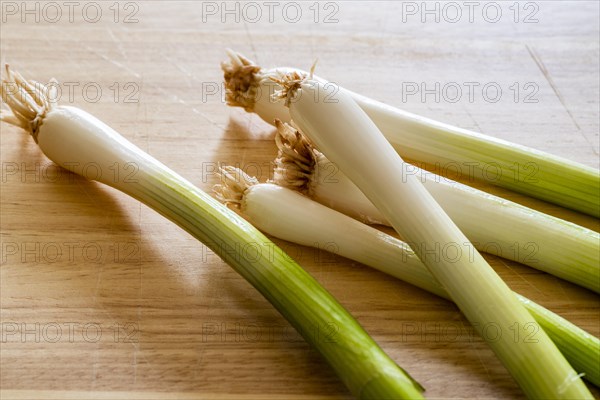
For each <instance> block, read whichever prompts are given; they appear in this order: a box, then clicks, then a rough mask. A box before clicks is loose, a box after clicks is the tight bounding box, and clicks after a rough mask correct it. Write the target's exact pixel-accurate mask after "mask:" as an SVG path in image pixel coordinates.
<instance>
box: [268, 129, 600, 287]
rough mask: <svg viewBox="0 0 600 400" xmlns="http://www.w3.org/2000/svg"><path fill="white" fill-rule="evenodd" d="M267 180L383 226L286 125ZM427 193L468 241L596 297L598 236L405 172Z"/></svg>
mask: <svg viewBox="0 0 600 400" xmlns="http://www.w3.org/2000/svg"><path fill="white" fill-rule="evenodd" d="M275 126H276V127H277V134H276V136H275V142H276V143H277V147H278V150H279V151H278V156H277V158H276V160H275V170H274V174H273V182H274V183H276V184H278V185H281V186H285V187H288V188H292V189H295V190H299V191H301V192H302V193H303V194H305V195H307V196H309V197H310V198H312V199H314V200H316V201H318V202H319V203H322V204H324V205H326V206H327V207H330V208H333V209H335V210H337V211H340V212H342V213H344V214H346V215H349V216H351V217H353V218H356V219H359V220H361V221H363V222H366V223H377V224H384V225H388V226H389V225H390V224H389V222H388V221H387V220H386V218H385V217H384V216H383V215H381V213H380V212H379V210H377V208H375V206H374V205H373V204H372V203H371V202H370V201H369V200H368V199H367V197H366V196H365V195H364V194H363V193H362V192H361V191H360V190H359V189H358V188H357V187H356V185H354V184H353V183H352V181H351V180H350V179H348V177H347V176H345V175H344V173H343V172H342V171H338V170H337V168H336V166H335V165H334V164H333V163H331V162H330V161H329V160H328V159H327V157H325V156H324V155H323V154H322V153H321V152H320V151H318V150H316V149H315V148H314V147H313V146H312V145H311V144H310V143H309V141H308V140H307V139H306V138H305V137H304V136H303V135H302V134H301V133H300V132H299V131H298V130H297V129H296V128H294V127H292V126H291V125H289V124H287V123H284V122H281V121H279V120H276V121H275ZM408 172H409V173H411V174H412V175H415V176H417V177H419V180H420V182H421V183H422V184H423V186H425V188H426V189H427V191H428V192H429V193H430V194H431V195H432V196H433V197H434V199H435V200H436V201H437V202H438V203H439V204H440V206H442V208H443V209H444V211H446V212H447V213H448V215H449V216H450V217H451V218H452V220H453V221H454V222H455V223H456V224H457V225H458V227H459V228H460V229H461V230H462V231H463V232H464V233H465V235H466V236H467V237H468V238H469V240H470V241H471V243H473V245H474V246H475V247H476V248H477V249H478V250H479V251H483V252H488V253H493V254H495V255H498V256H500V257H503V258H506V259H509V260H513V261H517V262H520V263H522V264H525V265H528V266H530V267H533V268H536V269H539V270H541V271H544V272H547V273H550V274H552V275H555V276H557V277H560V278H562V279H565V280H567V281H570V282H573V283H575V284H578V285H580V286H583V287H586V288H588V289H590V290H593V291H595V292H596V293H600V235H599V234H598V233H597V232H594V231H592V230H590V229H587V228H584V227H581V226H579V225H576V224H573V223H571V222H568V221H564V220H561V219H559V218H555V217H552V216H550V215H547V214H544V213H541V212H539V211H536V210H533V209H531V208H528V207H524V206H521V205H519V204H516V203H514V202H511V201H508V200H505V199H503V198H500V197H497V196H494V195H491V194H488V193H485V192H482V191H481V190H477V189H475V188H472V187H470V186H467V185H463V184H461V183H458V182H454V181H451V180H449V179H446V178H443V177H441V176H438V175H435V174H433V173H430V172H427V171H424V170H421V169H419V168H417V167H413V168H412V169H411V171H408Z"/></svg>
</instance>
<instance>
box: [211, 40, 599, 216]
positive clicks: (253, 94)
mask: <svg viewBox="0 0 600 400" xmlns="http://www.w3.org/2000/svg"><path fill="white" fill-rule="evenodd" d="M229 56H230V60H229V61H228V62H224V63H222V65H221V66H222V69H223V71H224V76H225V88H226V100H227V103H228V104H229V105H231V106H238V107H243V108H244V109H245V110H246V111H248V112H254V113H256V114H258V115H259V116H260V117H261V118H262V119H264V120H265V121H266V122H268V123H270V124H272V123H273V121H274V120H275V118H278V119H280V120H282V121H285V122H289V121H290V115H289V113H288V111H287V110H286V109H285V107H283V104H281V103H280V102H274V101H273V100H272V99H271V96H270V95H271V94H272V93H274V92H275V91H277V90H280V89H281V88H280V87H279V85H277V83H274V82H273V81H271V78H272V77H274V76H277V74H279V73H289V72H291V71H297V72H298V73H300V74H302V73H303V72H302V71H300V70H295V69H292V68H275V69H271V70H263V69H261V68H260V67H259V66H257V65H256V64H254V63H253V62H252V61H250V60H248V59H247V58H245V57H243V56H241V55H240V54H238V53H235V52H233V51H229ZM315 79H316V80H319V81H322V80H321V79H319V78H316V77H315ZM322 82H323V81H322ZM329 85H330V86H329V87H326V88H325V89H326V90H327V93H329V94H333V93H334V92H336V91H337V90H338V89H339V91H341V92H344V93H346V94H348V95H350V96H351V97H352V98H353V99H354V101H356V102H357V104H358V105H359V106H360V107H361V109H362V110H363V111H365V112H366V113H367V115H368V116H369V117H370V118H371V119H372V120H373V122H375V124H376V125H377V127H378V128H379V129H380V130H381V132H382V133H383V134H384V135H385V137H386V138H387V139H388V141H389V142H390V143H391V144H392V145H393V146H394V148H395V149H396V150H397V151H398V153H399V154H400V155H402V156H403V157H406V158H408V159H412V160H417V161H422V162H426V163H429V164H430V165H459V166H461V169H463V170H468V171H469V175H470V176H469V178H477V179H483V180H487V181H489V182H490V183H492V184H494V185H498V186H502V187H505V188H508V189H511V190H514V191H517V192H520V193H523V194H526V195H529V196H532V197H536V198H539V199H542V200H545V201H548V202H551V203H555V204H558V205H561V206H563V207H566V208H570V209H573V210H577V211H580V212H584V213H587V214H589V215H592V216H595V217H600V196H599V195H598V193H600V172H599V171H598V170H596V169H594V168H591V167H588V166H585V165H582V164H580V163H577V162H574V161H571V160H567V159H565V158H561V157H557V156H554V155H551V154H548V153H545V152H542V151H539V150H535V149H532V148H528V147H525V146H521V145H518V144H515V143H510V142H508V141H505V140H501V139H498V138H494V137H491V136H487V135H484V134H480V133H476V132H471V131H468V130H465V129H461V128H456V127H453V126H451V125H447V124H444V123H440V122H437V121H434V120H431V119H428V118H425V117H421V116H418V115H415V114H411V113H409V112H406V111H403V110H400V109H397V108H394V107H391V106H389V105H386V104H383V103H380V102H377V101H375V100H372V99H369V98H367V97H365V96H362V95H359V94H357V93H354V92H351V91H349V90H346V89H344V88H339V87H338V86H337V85H334V84H331V83H330V84H329ZM488 169H493V170H494V171H496V170H497V171H498V172H497V173H496V174H489V173H488V172H486V171H487V170H488ZM492 175H493V176H492Z"/></svg>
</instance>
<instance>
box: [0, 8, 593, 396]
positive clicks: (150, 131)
mask: <svg viewBox="0 0 600 400" xmlns="http://www.w3.org/2000/svg"><path fill="white" fill-rule="evenodd" d="M489 3H490V2H485V1H482V2H479V3H477V4H476V5H475V6H473V7H474V8H472V9H470V8H469V7H471V6H467V5H465V3H464V2H455V3H453V4H454V5H452V4H451V5H448V4H447V3H437V2H429V3H427V5H426V7H427V9H428V10H434V13H435V12H436V11H435V10H436V7H438V8H437V10H439V14H438V15H435V14H427V13H425V10H424V9H423V5H422V4H421V2H396V3H373V2H368V3H367V2H364V3H360V2H329V3H316V4H315V3H312V2H310V3H286V2H281V3H278V4H279V5H274V6H269V5H267V4H266V3H263V2H258V3H251V4H250V5H247V4H248V3H233V2H231V3H227V5H226V6H223V5H222V4H221V2H204V3H201V2H191V1H189V2H166V1H152V2H138V1H134V2H120V3H114V2H112V1H111V2H99V1H98V2H80V3H76V4H75V5H70V6H69V5H66V3H62V2H58V3H54V5H52V4H50V5H49V3H38V2H30V3H27V5H26V7H28V8H27V9H28V10H33V11H32V12H29V13H27V12H25V10H24V9H23V6H22V5H21V2H9V1H3V2H2V3H1V6H2V25H1V28H0V50H1V53H0V54H1V55H0V58H1V61H2V63H3V64H4V63H5V62H8V63H10V64H11V65H12V66H13V67H14V68H15V69H18V70H20V71H21V72H22V73H24V74H26V75H27V76H29V77H32V78H35V79H36V80H39V81H44V82H45V81H47V80H48V79H50V78H51V77H56V78H57V79H58V80H59V81H60V82H62V84H61V88H62V97H61V101H62V103H63V104H73V105H76V106H79V107H82V108H84V109H85V110H87V111H89V112H91V113H93V114H94V115H96V116H98V117H99V118H100V119H102V120H104V121H105V122H107V123H108V124H109V125H111V126H113V127H114V128H116V129H117V130H118V131H120V132H122V133H123V134H124V135H125V136H126V137H127V138H129V139H130V140H131V141H133V142H134V143H136V144H137V145H138V146H140V147H141V148H143V149H144V150H146V151H148V152H149V153H150V154H152V155H153V156H155V157H157V158H158V159H160V160H161V161H163V162H164V163H165V164H167V165H169V166H170V167H172V168H173V169H174V170H176V171H178V172H179V173H181V174H182V175H183V176H184V177H186V178H188V179H189V180H191V181H192V182H194V183H195V184H197V185H198V186H199V187H201V188H203V189H205V190H210V188H211V186H212V185H213V184H214V183H216V176H215V174H214V168H215V166H216V164H217V163H219V162H223V163H228V164H235V163H237V164H239V165H240V166H241V167H243V168H244V169H246V170H247V171H248V172H250V173H253V174H255V175H259V176H260V178H261V179H266V178H268V177H269V175H270V172H271V171H270V164H269V163H270V161H271V160H272V159H273V157H274V155H275V146H274V143H273V128H272V127H270V126H269V125H267V124H265V123H263V122H262V121H260V120H259V119H258V118H256V117H255V116H251V115H248V114H246V113H244V112H243V111H242V110H240V109H231V108H228V107H226V106H225V105H224V104H223V102H222V88H221V71H220V69H219V62H220V61H221V60H223V59H224V58H225V53H224V49H225V48H227V47H230V48H234V49H236V50H238V51H241V52H244V53H246V54H247V55H248V56H249V57H251V58H253V59H254V60H256V61H258V62H260V63H262V64H263V65H265V66H276V65H296V66H299V67H303V68H307V67H309V66H310V65H311V64H312V62H313V61H314V60H315V59H316V58H319V64H318V73H319V74H320V75H322V76H325V77H328V78H330V79H332V80H335V81H336V82H339V83H340V84H342V85H344V86H347V87H348V88H350V89H353V90H356V91H359V92H362V93H364V94H367V95H370V96H372V97H374V98H377V99H380V100H382V101H385V102H388V103H390V104H394V105H397V106H400V107H404V108H406V109H408V110H410V111H413V112H416V113H420V114H423V115H426V116H429V117H433V118H435V119H438V120H442V121H445V122H449V123H452V124H455V125H458V126H461V127H464V128H468V129H472V130H475V131H482V132H485V133H487V134H489V135H493V136H497V137H501V138H504V139H508V140H511V141H514V142H518V143H522V144H525V145H529V146H532V147H536V148H539V149H541V150H545V151H549V152H551V153H554V154H558V155H561V156H564V157H567V158H570V159H576V160H578V161H580V162H582V163H585V164H588V165H591V166H594V167H598V147H599V146H598V140H599V139H598V131H599V126H598V119H599V111H598V105H599V99H598V94H599V81H598V79H599V78H598V77H599V65H598V63H599V61H598V60H599V39H598V3H597V2H587V1H577V2H571V3H565V2H541V1H534V2H528V3H526V2H522V3H517V4H516V6H515V5H514V4H513V2H497V3H493V4H491V5H490V4H489ZM36 7H37V8H36ZM69 7H72V8H71V9H69ZM223 7H227V10H233V13H227V12H226V10H225V9H224V8H223ZM236 7H237V9H236ZM269 7H273V8H272V9H271V10H272V15H269ZM498 7H500V9H501V11H502V15H501V17H500V18H499V21H498V22H495V23H494V22H492V21H494V20H495V19H497V17H496V15H497V14H495V12H497V8H498ZM511 7H512V8H511ZM98 9H100V10H101V15H100V14H98ZM236 10H237V11H236ZM298 10H300V14H298ZM317 10H318V13H316V11H317ZM470 10H471V12H472V14H471V15H469V11H470ZM484 10H485V11H484ZM516 10H518V11H519V12H518V14H517V13H516ZM71 11H72V14H71V13H70V12H71ZM257 11H260V12H261V15H260V16H259V14H257ZM457 12H460V13H461V18H460V20H459V21H458V22H455V23H454V22H452V21H454V20H455V19H456V18H457ZM317 14H318V15H317ZM36 17H37V18H39V22H36V21H35V18H36ZM236 18H237V21H236ZM422 18H424V19H425V22H422ZM436 18H438V20H439V22H436V21H435V19H436ZM470 18H472V21H473V22H470V21H469V19H470ZM295 19H299V20H298V21H297V22H296V23H293V22H292V21H293V20H295ZM526 19H527V21H528V22H529V23H525V20H526ZM95 20H97V21H96V22H94V21H95ZM223 20H225V22H222V21H223ZM325 20H327V21H329V23H325ZM515 20H516V22H515ZM436 83H437V84H439V88H440V89H439V91H438V92H437V93H438V94H439V96H440V98H439V99H436V98H435V97H436V93H435V87H436ZM473 83H476V85H475V86H469V85H473ZM422 85H423V86H422ZM486 85H488V86H486ZM490 85H491V86H490ZM452 86H454V87H456V86H458V87H460V88H461V89H462V90H463V92H462V95H461V97H460V98H459V99H458V100H457V101H454V100H456V92H452V91H451V90H450V89H452ZM415 87H417V88H418V93H416V94H411V93H412V92H411V90H412V89H414V88H415ZM444 87H446V88H447V89H446V91H444ZM469 87H474V90H473V91H472V92H471V94H472V97H471V98H470V96H469V93H468V88H469ZM484 87H487V88H490V87H497V88H500V89H501V90H502V95H501V96H500V98H499V99H498V101H496V102H494V101H493V100H494V97H495V96H496V95H494V94H493V92H492V91H491V90H492V89H490V91H489V92H484V91H483V88H484ZM517 88H518V89H519V90H518V92H517ZM425 89H429V90H430V89H433V90H434V93H429V92H424V90H425ZM413 92H414V90H413ZM427 93H429V94H427ZM423 96H424V97H425V98H424V99H423V98H422V97H423ZM1 129H2V131H1V135H0V139H1V141H2V144H1V157H2V162H1V165H2V192H1V204H2V209H1V218H2V220H1V223H2V264H1V268H0V277H1V284H0V289H1V308H0V312H1V322H2V342H1V343H0V346H1V349H0V386H1V388H2V392H1V394H0V396H1V397H2V399H10V398H18V399H33V398H39V399H63V398H68V399H87V398H89V399H161V400H162V399H283V398H294V399H317V398H318V399H324V398H330V399H345V398H349V394H348V392H347V390H346V389H345V387H344V386H343V385H342V384H341V383H340V381H339V379H338V378H337V377H336V376H335V374H334V373H333V372H332V370H331V369H330V368H329V366H328V365H327V364H326V363H325V362H324V361H323V360H322V359H321V358H320V356H319V355H318V354H317V353H316V352H315V351H313V350H311V349H310V348H309V346H308V345H307V344H306V343H304V342H303V341H302V340H301V339H300V338H299V336H298V335H297V334H295V333H294V332H293V331H292V330H291V328H290V327H289V325H288V324H287V323H286V321H285V320H284V319H283V318H282V317H281V316H280V315H279V314H278V313H277V312H276V311H274V309H273V308H272V307H271V306H270V305H269V304H268V303H267V302H266V301H265V300H264V299H263V298H262V297H261V296H260V295H259V294H258V293H257V292H256V291H255V290H254V289H253V288H252V287H251V286H250V285H249V284H247V283H246V282H245V281H244V280H243V279H242V278H240V277H239V276H238V275H237V274H236V273H234V272H233V271H232V270H231V269H230V268H229V267H228V266H227V265H225V264H224V263H223V262H221V261H220V260H219V259H218V258H217V257H216V256H215V255H214V254H212V253H211V252H210V251H208V250H207V249H206V248H205V247H203V246H202V245H201V244H199V243H197V242H196V241H195V240H193V239H192V238H191V237H190V236H189V235H187V234H186V233H184V232H183V231H182V230H180V229H179V228H177V227H175V226H174V225H173V224H171V223H169V222H168V221H166V220H165V219H164V218H162V217H160V216H159V215H157V214H156V213H155V212H153V211H152V210H150V209H148V208H147V207H145V206H143V205H141V204H140V203H138V202H137V201H134V200H132V199H130V198H127V197H126V196H124V195H122V194H121V193H118V192H116V191H115V190H112V189H110V188H106V187H103V186H101V185H99V184H95V183H90V182H87V181H85V180H83V179H80V178H78V177H76V176H72V175H69V174H68V173H66V172H65V171H61V170H59V169H57V168H56V167H55V166H53V165H52V164H51V163H50V162H49V161H48V160H47V159H46V158H44V156H43V155H41V153H40V151H39V150H38V148H37V146H36V145H35V144H34V143H33V141H32V140H31V138H29V137H27V136H26V135H25V134H24V133H23V132H20V131H18V130H17V129H13V128H12V127H9V126H6V125H2V127H1ZM479 186H480V187H483V186H482V185H479ZM490 190H492V191H494V193H500V194H502V195H504V196H506V197H508V198H510V199H513V200H516V201H519V202H521V203H523V204H526V205H529V206H531V207H534V208H537V209H540V210H543V211H546V212H548V213H551V214H554V215H557V216H560V217H563V218H565V219H568V220H570V221H574V222H577V223H580V224H582V225H585V226H588V227H590V228H592V229H596V230H597V229H598V220H596V219H593V218H589V217H586V216H583V215H580V214H577V213H574V212H569V211H567V210H564V209H561V208H558V207H554V206H551V205H548V204H545V203H542V202H539V201H534V200H532V199H529V198H526V197H524V196H519V195H516V194H513V193H508V192H506V191H501V190H497V189H490ZM277 243H279V244H281V245H282V246H283V247H284V249H286V250H288V251H289V253H290V254H291V255H292V256H294V257H295V258H296V259H297V260H298V261H299V262H300V263H301V265H302V266H304V267H305V268H306V269H307V270H308V271H309V272H310V273H311V274H313V275H314V276H315V277H316V278H317V279H318V280H319V282H321V283H322V284H323V285H324V286H325V287H326V288H327V289H328V290H330V291H331V292H332V293H333V294H334V295H335V296H336V297H337V298H338V299H339V300H340V301H341V303H342V304H343V305H344V306H346V307H347V308H348V309H349V310H350V311H351V312H352V314H353V315H354V316H356V318H357V319H358V320H359V321H360V322H361V323H362V324H363V325H364V327H365V328H366V329H367V331H368V332H369V333H370V334H372V336H373V337H374V338H375V339H376V340H377V341H378V342H379V343H380V344H381V346H382V347H383V348H384V349H385V350H386V351H387V352H388V353H389V354H390V355H391V356H392V357H393V358H394V359H395V360H396V361H397V362H398V363H400V364H401V365H402V366H404V367H406V368H407V369H408V370H409V371H410V373H411V374H412V375H413V376H414V377H415V378H416V379H417V380H419V381H420V382H421V383H422V384H423V385H424V386H425V387H426V388H427V392H426V394H427V396H428V397H430V398H449V399H450V398H451V399H454V398H497V399H507V398H522V393H521V392H520V390H519V388H518V387H517V386H516V384H515V382H514V381H513V380H512V379H511V377H510V376H509V375H508V373H507V371H506V370H505V368H504V367H503V366H502V365H501V364H500V363H499V361H498V360H497V359H496V358H495V357H494V355H493V354H492V352H491V351H490V350H489V349H488V348H487V347H486V345H485V344H484V343H483V342H482V340H480V339H479V338H477V337H474V336H473V334H472V331H471V330H470V328H469V324H468V322H467V321H466V320H465V319H464V317H462V316H461V314H460V313H459V312H458V311H457V309H456V307H455V306H453V305H452V304H450V303H449V302H447V301H444V300H441V299H439V298H436V297H435V296H433V295H429V294H428V293H425V292H423V291H421V290H419V289H416V288H414V287H411V286H409V285H407V284H404V283H403V282H398V281H396V280H394V279H390V278H389V277H387V276H385V275H383V274H381V273H378V272H374V271H372V270H370V269H368V268H366V267H364V266H362V265H358V264H356V263H353V262H350V261H348V260H345V259H342V258H340V257H337V256H324V254H322V253H319V252H318V251H316V250H313V249H309V248H305V247H300V246H297V245H293V244H289V243H285V242H282V241H277ZM487 258H488V259H489V261H490V262H491V264H492V265H493V266H494V267H495V268H496V269H497V271H498V273H499V274H500V275H501V276H502V277H503V278H504V279H505V280H506V281H507V282H508V284H509V285H510V286H511V287H512V288H514V289H515V290H516V291H518V292H519V293H522V294H525V295H526V296H528V297H530V298H532V299H533V300H535V301H537V302H539V303H541V304H542V305H544V306H546V307H548V308H550V309H551V310H553V311H555V312H557V313H558V314H560V315H563V316H564V317H566V318H568V319H569V320H571V321H573V322H574V323H576V324H578V325H580V326H581V327H583V328H584V329H586V330H587V331H589V332H591V333H592V334H594V335H596V336H598V335H599V334H600V317H599V309H600V303H599V298H598V296H597V295H594V294H592V293H590V292H588V291H585V290H582V289H578V288H576V287H574V286H573V285H570V284H568V283H565V282H563V281H560V280H558V279H555V278H553V277H551V276H548V275H545V274H543V273H539V272H537V271H535V270H532V269H530V268H526V267H524V266H521V265H518V264H515V263H512V262H508V261H505V260H502V259H500V258H497V257H493V256H489V257H487ZM475 290H476V288H475ZM599 362H600V360H599ZM593 390H594V393H595V394H596V396H598V393H599V392H598V390H597V389H595V388H594V389H593Z"/></svg>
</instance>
